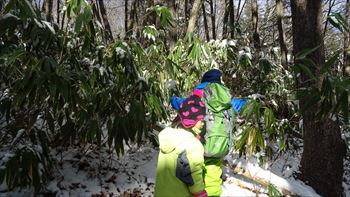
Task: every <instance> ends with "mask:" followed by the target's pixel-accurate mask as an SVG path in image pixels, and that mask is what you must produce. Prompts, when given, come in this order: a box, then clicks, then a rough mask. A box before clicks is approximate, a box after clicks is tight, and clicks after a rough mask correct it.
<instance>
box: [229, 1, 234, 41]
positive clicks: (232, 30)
mask: <svg viewBox="0 0 350 197" xmlns="http://www.w3.org/2000/svg"><path fill="white" fill-rule="evenodd" d="M229 1H230V2H229V7H230V9H229V10H230V30H231V31H230V32H231V38H232V39H233V38H235V3H234V0H229Z"/></svg>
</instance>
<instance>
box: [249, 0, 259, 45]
mask: <svg viewBox="0 0 350 197" xmlns="http://www.w3.org/2000/svg"><path fill="white" fill-rule="evenodd" d="M251 10H252V27H253V44H254V48H255V49H257V50H258V51H260V36H259V33H258V19H259V16H258V1H257V0H251Z"/></svg>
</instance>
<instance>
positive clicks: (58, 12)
mask: <svg viewBox="0 0 350 197" xmlns="http://www.w3.org/2000/svg"><path fill="white" fill-rule="evenodd" d="M60 1H61V0H57V6H56V15H57V21H56V23H57V24H60V3H61V2H60Z"/></svg>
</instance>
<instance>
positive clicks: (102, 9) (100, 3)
mask: <svg viewBox="0 0 350 197" xmlns="http://www.w3.org/2000/svg"><path fill="white" fill-rule="evenodd" d="M97 3H98V6H99V8H100V13H101V16H102V21H103V26H104V28H105V31H106V37H107V40H113V34H112V30H111V26H110V24H109V21H108V17H107V11H106V7H105V5H104V2H103V0H97Z"/></svg>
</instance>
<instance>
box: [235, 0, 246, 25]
mask: <svg viewBox="0 0 350 197" xmlns="http://www.w3.org/2000/svg"><path fill="white" fill-rule="evenodd" d="M246 3H247V0H244V3H243V5H242V8H240V4H241V0H240V1H239V5H238V9H237V17H236V18H237V19H236V21H237V23H238V21H239V19H240V18H241V16H242V12H243V9H244V7H245V5H246ZM239 10H241V11H239Z"/></svg>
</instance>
